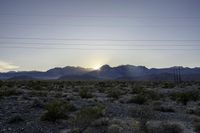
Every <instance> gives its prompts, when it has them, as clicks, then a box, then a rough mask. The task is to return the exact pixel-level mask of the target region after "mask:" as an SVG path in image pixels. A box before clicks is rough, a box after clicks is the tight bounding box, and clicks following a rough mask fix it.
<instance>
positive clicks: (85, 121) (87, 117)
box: [72, 105, 105, 132]
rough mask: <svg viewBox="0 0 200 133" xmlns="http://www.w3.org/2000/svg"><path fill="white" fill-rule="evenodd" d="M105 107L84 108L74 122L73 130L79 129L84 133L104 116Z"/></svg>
mask: <svg viewBox="0 0 200 133" xmlns="http://www.w3.org/2000/svg"><path fill="white" fill-rule="evenodd" d="M104 113H105V107H104V106H101V105H98V106H93V107H84V108H82V109H80V110H79V112H78V113H77V114H76V116H75V117H74V119H73V120H72V123H73V128H77V127H78V128H79V129H80V131H81V132H83V131H84V130H85V129H86V128H87V127H89V126H90V125H91V124H92V122H94V121H95V120H97V119H99V118H101V117H103V116H104Z"/></svg>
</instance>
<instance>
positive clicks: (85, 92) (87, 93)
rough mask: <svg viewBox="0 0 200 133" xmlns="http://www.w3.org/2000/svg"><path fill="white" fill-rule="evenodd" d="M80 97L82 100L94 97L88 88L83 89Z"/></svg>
mask: <svg viewBox="0 0 200 133" xmlns="http://www.w3.org/2000/svg"><path fill="white" fill-rule="evenodd" d="M79 95H80V97H81V98H92V97H93V95H92V92H91V91H90V90H89V89H88V88H82V89H81V90H80V91H79Z"/></svg>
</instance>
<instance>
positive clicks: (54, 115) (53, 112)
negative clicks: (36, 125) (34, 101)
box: [41, 100, 75, 122]
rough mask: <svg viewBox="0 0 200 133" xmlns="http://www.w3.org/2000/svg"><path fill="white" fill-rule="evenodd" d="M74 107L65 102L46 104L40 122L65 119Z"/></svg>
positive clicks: (56, 101) (57, 101)
mask: <svg viewBox="0 0 200 133" xmlns="http://www.w3.org/2000/svg"><path fill="white" fill-rule="evenodd" d="M74 110H75V107H74V106H73V105H72V104H70V103H67V102H63V101H59V100H55V101H52V102H50V103H49V104H47V106H46V112H45V113H44V114H43V115H42V117H41V120H44V121H52V122H55V121H56V120H58V119H67V118H68V115H67V113H69V112H70V111H74Z"/></svg>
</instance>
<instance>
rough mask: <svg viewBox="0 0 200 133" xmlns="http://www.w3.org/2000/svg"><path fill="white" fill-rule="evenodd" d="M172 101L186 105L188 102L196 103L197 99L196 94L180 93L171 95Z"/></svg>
mask: <svg viewBox="0 0 200 133" xmlns="http://www.w3.org/2000/svg"><path fill="white" fill-rule="evenodd" d="M171 99H172V100H176V101H178V102H181V103H182V104H183V105H187V103H188V102H189V101H197V100H198V99H199V93H198V92H195V91H193V92H182V93H173V94H172V95H171Z"/></svg>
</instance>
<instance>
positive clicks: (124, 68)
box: [0, 65, 200, 81]
mask: <svg viewBox="0 0 200 133" xmlns="http://www.w3.org/2000/svg"><path fill="white" fill-rule="evenodd" d="M179 68H180V75H181V79H182V80H184V81H191V80H194V81H199V80H200V68H199V67H196V68H188V67H179ZM176 69H177V67H170V68H151V69H149V68H146V67H145V66H133V65H121V66H117V67H110V66H109V65H103V66H102V67H101V68H100V69H99V70H93V69H88V68H82V67H71V66H67V67H64V68H58V67H57V68H53V69H50V70H48V71H46V72H40V71H25V72H7V73H0V79H10V80H33V79H40V80H52V79H53V80H55V79H59V80H133V81H140V80H141V81H145V80H150V81H151V80H152V81H155V80H157V81H159V80H167V81H172V80H174V71H175V70H176Z"/></svg>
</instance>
